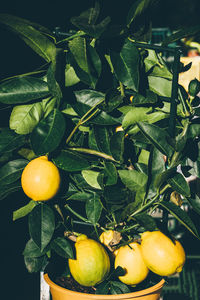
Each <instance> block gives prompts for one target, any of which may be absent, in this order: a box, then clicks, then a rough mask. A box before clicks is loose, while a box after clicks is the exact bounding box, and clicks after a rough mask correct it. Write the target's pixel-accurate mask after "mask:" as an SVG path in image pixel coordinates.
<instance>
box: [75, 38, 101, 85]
mask: <svg viewBox="0 0 200 300" xmlns="http://www.w3.org/2000/svg"><path fill="white" fill-rule="evenodd" d="M69 49H70V52H71V54H72V56H73V59H74V60H75V62H76V64H74V65H73V67H74V68H75V72H76V74H77V76H78V77H79V78H80V80H82V81H83V82H85V83H86V84H88V85H90V86H91V87H93V88H95V86H96V83H97V80H98V78H99V76H100V73H101V61H100V58H99V56H98V54H97V52H96V50H95V49H94V48H93V47H92V46H91V45H89V44H87V42H86V39H85V38H82V37H77V38H75V39H73V40H71V41H70V42H69ZM72 62H73V61H72Z"/></svg>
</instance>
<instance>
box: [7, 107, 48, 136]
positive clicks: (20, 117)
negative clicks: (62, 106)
mask: <svg viewBox="0 0 200 300" xmlns="http://www.w3.org/2000/svg"><path fill="white" fill-rule="evenodd" d="M43 114H44V111H43V107H42V104H41V103H40V102H37V103H33V104H28V105H18V106H15V107H14V108H13V110H12V113H11V115H10V129H12V130H14V131H15V132H16V133H18V134H29V133H31V132H32V131H33V129H34V128H35V126H36V125H37V124H38V123H39V121H40V120H41V118H42V117H43Z"/></svg>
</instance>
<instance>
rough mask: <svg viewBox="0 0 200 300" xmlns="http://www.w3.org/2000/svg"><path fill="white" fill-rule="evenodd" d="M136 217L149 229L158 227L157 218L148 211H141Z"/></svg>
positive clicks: (152, 229)
mask: <svg viewBox="0 0 200 300" xmlns="http://www.w3.org/2000/svg"><path fill="white" fill-rule="evenodd" d="M134 219H135V220H136V221H137V222H138V223H139V224H140V225H141V226H142V227H144V228H145V230H148V231H154V230H156V229H158V227H157V224H156V220H155V218H153V217H152V216H150V215H148V214H146V213H140V214H137V215H135V216H134Z"/></svg>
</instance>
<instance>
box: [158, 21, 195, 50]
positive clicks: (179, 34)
mask: <svg viewBox="0 0 200 300" xmlns="http://www.w3.org/2000/svg"><path fill="white" fill-rule="evenodd" d="M199 32H200V26H199V25H195V26H190V27H188V26H187V27H181V29H179V30H177V31H176V32H175V33H173V34H172V35H170V36H168V37H166V38H165V39H164V40H163V41H162V45H163V46H167V45H168V44H171V43H174V42H176V41H180V40H181V39H182V38H186V37H188V36H194V35H195V34H196V33H199Z"/></svg>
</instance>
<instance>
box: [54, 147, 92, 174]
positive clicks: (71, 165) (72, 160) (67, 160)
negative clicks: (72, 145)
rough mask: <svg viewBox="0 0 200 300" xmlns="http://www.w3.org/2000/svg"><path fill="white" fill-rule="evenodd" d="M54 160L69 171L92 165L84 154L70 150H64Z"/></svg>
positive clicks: (57, 164) (87, 167)
mask: <svg viewBox="0 0 200 300" xmlns="http://www.w3.org/2000/svg"><path fill="white" fill-rule="evenodd" d="M53 162H54V163H55V165H56V166H57V167H59V168H60V169H62V170H65V171H67V172H77V171H81V170H84V169H89V168H90V167H91V164H90V162H89V161H88V160H87V159H86V158H85V157H84V156H82V155H81V154H78V153H74V152H71V151H69V150H62V151H61V152H60V154H59V155H58V156H57V157H56V158H53Z"/></svg>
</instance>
